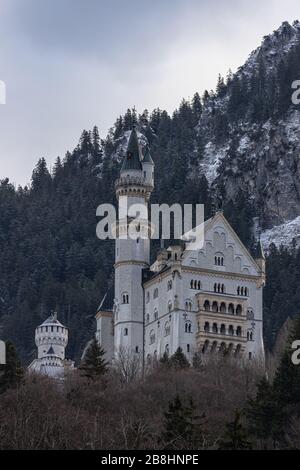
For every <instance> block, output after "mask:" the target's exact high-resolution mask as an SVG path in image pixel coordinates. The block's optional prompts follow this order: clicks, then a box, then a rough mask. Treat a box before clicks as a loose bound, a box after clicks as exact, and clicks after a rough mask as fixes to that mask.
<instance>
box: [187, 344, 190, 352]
mask: <svg viewBox="0 0 300 470" xmlns="http://www.w3.org/2000/svg"><path fill="white" fill-rule="evenodd" d="M186 352H188V353H189V352H190V345H189V344H187V345H186Z"/></svg>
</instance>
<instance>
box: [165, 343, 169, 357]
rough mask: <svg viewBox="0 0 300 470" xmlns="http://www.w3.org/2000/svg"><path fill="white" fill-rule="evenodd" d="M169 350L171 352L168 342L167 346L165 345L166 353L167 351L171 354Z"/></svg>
mask: <svg viewBox="0 0 300 470" xmlns="http://www.w3.org/2000/svg"><path fill="white" fill-rule="evenodd" d="M169 352H170V348H169V345H168V344H166V347H165V353H166V354H167V355H169Z"/></svg>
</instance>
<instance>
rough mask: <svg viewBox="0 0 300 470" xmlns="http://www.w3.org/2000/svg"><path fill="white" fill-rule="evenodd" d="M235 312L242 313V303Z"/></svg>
mask: <svg viewBox="0 0 300 470" xmlns="http://www.w3.org/2000/svg"><path fill="white" fill-rule="evenodd" d="M235 313H236V314H237V315H242V306H241V305H237V307H236V311H235Z"/></svg>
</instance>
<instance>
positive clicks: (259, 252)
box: [255, 240, 265, 259]
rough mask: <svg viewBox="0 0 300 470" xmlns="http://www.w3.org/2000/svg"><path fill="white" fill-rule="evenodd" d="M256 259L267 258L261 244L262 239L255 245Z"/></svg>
mask: <svg viewBox="0 0 300 470" xmlns="http://www.w3.org/2000/svg"><path fill="white" fill-rule="evenodd" d="M255 259H265V254H264V249H263V247H262V244H261V240H258V242H257V244H256V247H255Z"/></svg>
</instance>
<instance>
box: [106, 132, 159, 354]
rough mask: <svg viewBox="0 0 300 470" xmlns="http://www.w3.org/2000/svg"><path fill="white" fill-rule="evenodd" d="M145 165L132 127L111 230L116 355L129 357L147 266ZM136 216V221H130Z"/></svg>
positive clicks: (138, 336) (137, 333)
mask: <svg viewBox="0 0 300 470" xmlns="http://www.w3.org/2000/svg"><path fill="white" fill-rule="evenodd" d="M147 159H148V157H147ZM149 164H150V166H152V165H151V162H149V161H148V162H146V163H145V169H144V163H143V164H142V151H141V147H140V144H139V141H138V135H137V131H136V128H135V126H134V128H133V129H132V132H131V134H130V137H129V141H128V146H127V150H126V154H125V157H124V160H123V164H122V168H121V172H120V178H119V179H118V180H117V181H116V197H117V200H118V202H119V220H118V222H117V224H116V226H115V227H113V233H114V234H115V237H116V256H115V299H114V309H113V310H114V311H113V314H114V346H115V353H116V354H118V353H119V352H120V350H122V349H125V350H127V351H128V352H129V353H133V354H141V353H142V351H143V331H144V315H143V305H144V294H143V287H142V272H143V269H146V268H148V267H149V263H150V223H149V221H148V213H147V210H148V200H149V198H150V195H151V192H152V190H153V185H152V184H150V182H148V181H147V174H148V169H146V168H148V167H149ZM144 172H146V177H145V173H144ZM133 205H138V206H136V207H138V209H135V211H132V213H131V214H130V217H129V216H128V217H127V216H126V213H125V214H124V213H122V214H120V207H121V206H122V209H123V210H124V208H126V207H127V210H128V209H129V208H131V207H132V206H133ZM139 214H140V215H139ZM144 214H145V215H144ZM138 215H139V220H135V221H133V219H135V218H136V217H138ZM129 223H130V228H132V226H133V225H135V237H134V236H132V235H130V234H129V230H128V229H129ZM106 315H107V314H106Z"/></svg>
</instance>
